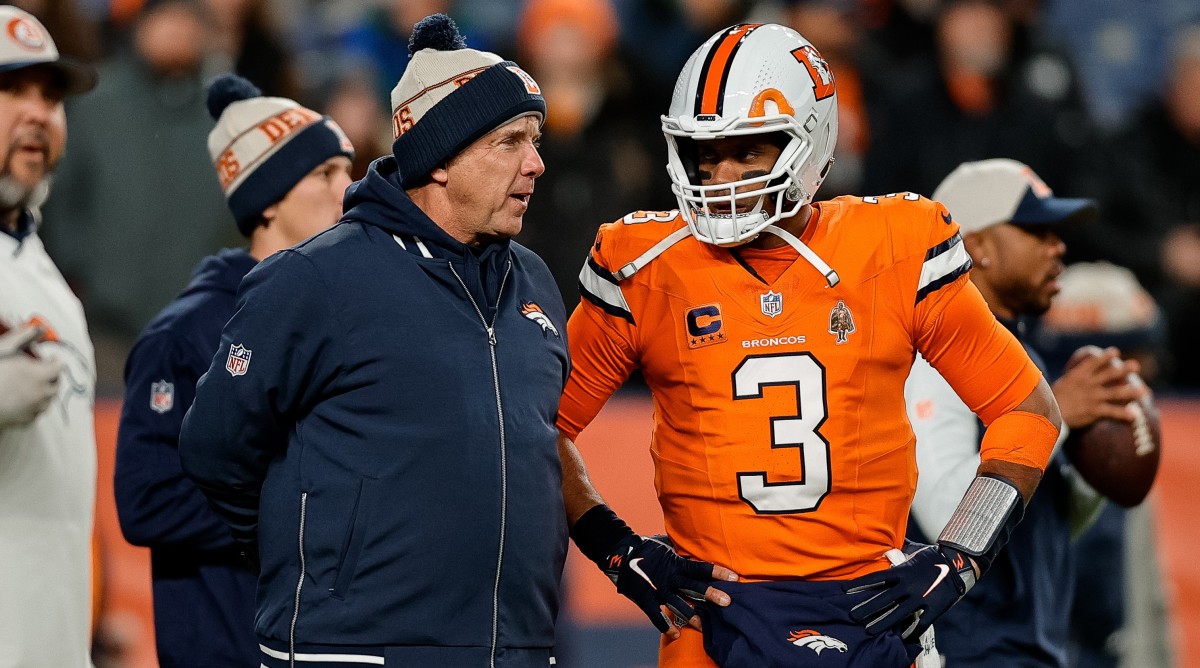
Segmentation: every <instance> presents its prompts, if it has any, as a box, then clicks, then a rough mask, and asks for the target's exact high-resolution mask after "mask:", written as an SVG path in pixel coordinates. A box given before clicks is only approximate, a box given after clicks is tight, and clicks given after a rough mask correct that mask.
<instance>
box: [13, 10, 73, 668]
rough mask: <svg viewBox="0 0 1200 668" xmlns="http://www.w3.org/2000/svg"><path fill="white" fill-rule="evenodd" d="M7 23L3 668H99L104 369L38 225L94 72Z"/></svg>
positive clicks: (43, 35) (29, 19) (38, 29)
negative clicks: (71, 98)
mask: <svg viewBox="0 0 1200 668" xmlns="http://www.w3.org/2000/svg"><path fill="white" fill-rule="evenodd" d="M0 25H2V26H3V28H4V29H3V30H0V146H3V153H2V154H0V325H3V327H0V334H2V336H0V393H2V394H3V398H2V399H0V564H3V569H0V666H5V667H9V666H12V667H23V666H64V667H66V668H79V667H82V666H90V665H91V660H90V659H89V656H88V653H89V648H90V645H91V624H90V621H91V615H92V607H91V599H92V596H91V594H92V587H91V584H90V583H91V578H90V575H91V568H92V560H91V540H92V515H93V511H94V507H95V496H96V438H95V432H94V418H93V415H92V406H93V402H94V399H95V396H94V395H95V387H96V363H95V358H94V354H93V350H92V342H91V338H90V337H89V336H88V330H87V323H86V322H85V321H84V316H83V309H82V307H81V305H80V303H79V300H78V299H76V298H75V295H74V294H73V293H72V292H71V290H70V288H69V287H67V283H66V281H64V280H63V277H62V274H60V273H59V271H58V268H57V267H56V266H55V264H54V262H53V261H52V260H51V259H50V257H49V256H47V254H46V250H45V248H44V247H43V246H42V240H41V238H40V237H39V226H40V224H41V214H40V207H41V205H42V204H43V203H44V202H45V201H46V197H47V195H48V194H49V191H50V180H51V176H52V174H53V173H54V169H55V167H56V166H57V165H58V164H59V160H60V159H61V158H62V155H63V147H64V145H65V143H66V135H67V121H66V114H65V113H64V111H63V99H64V98H65V97H66V96H68V95H76V94H79V93H84V92H87V91H89V90H91V89H92V88H93V87H95V85H96V72H95V70H94V69H93V68H92V67H91V66H90V65H84V64H82V63H78V62H75V61H72V60H68V59H65V58H61V57H59V54H58V49H57V48H55V45H54V40H53V38H51V36H50V35H49V34H48V33H47V32H46V29H45V28H44V27H43V26H42V24H41V23H40V22H39V21H38V20H37V19H36V18H34V17H33V16H32V15H31V14H28V13H26V12H24V11H22V10H20V9H17V8H16V7H12V6H8V5H3V6H0ZM58 222H61V223H62V224H63V225H66V226H68V227H69V226H70V225H71V224H72V222H74V221H69V220H63V221H58ZM4 330H7V333H5V332H4Z"/></svg>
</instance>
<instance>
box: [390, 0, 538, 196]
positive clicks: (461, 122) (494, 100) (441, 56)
mask: <svg viewBox="0 0 1200 668" xmlns="http://www.w3.org/2000/svg"><path fill="white" fill-rule="evenodd" d="M408 50H409V53H410V54H412V58H411V60H409V63H408V67H407V68H406V69H405V70H404V75H403V76H401V77H400V81H399V82H398V83H397V84H396V87H395V88H393V89H392V130H393V132H394V133H395V136H396V141H395V142H394V143H393V144H392V153H393V154H394V155H395V157H396V164H397V165H398V166H399V172H400V179H401V182H402V184H403V186H404V187H405V188H411V187H413V186H416V185H419V184H420V183H421V182H422V180H424V179H425V177H426V176H428V175H429V172H431V171H433V169H434V168H435V167H437V166H438V165H441V164H443V163H445V162H446V161H447V160H449V159H450V158H452V157H454V156H455V155H457V154H458V153H460V152H461V151H462V150H463V149H465V148H466V147H467V146H469V145H471V143H472V142H474V141H475V140H476V139H479V138H480V137H482V136H484V135H485V134H487V133H489V132H491V131H492V130H495V129H496V128H498V127H500V126H502V125H504V124H506V123H508V122H510V121H513V120H515V119H517V118H520V117H522V116H529V115H536V116H537V117H538V120H539V122H541V121H544V120H545V118H546V101H545V100H544V99H543V98H542V91H541V89H540V88H539V87H538V85H537V82H535V81H534V80H533V77H531V76H529V75H528V74H527V73H526V72H525V71H524V70H522V69H521V68H520V67H518V66H517V64H516V63H514V62H512V61H511V60H503V59H501V58H500V56H497V55H496V54H494V53H488V52H486V51H476V50H475V49H468V48H467V45H466V41H465V40H464V39H463V37H462V35H461V34H459V32H458V26H456V25H455V24H454V21H453V20H451V19H450V17H448V16H446V15H445V14H433V15H431V16H427V17H425V18H424V19H421V21H419V22H418V23H417V24H416V25H415V26H414V27H413V32H412V36H411V37H410V38H409V42H408Z"/></svg>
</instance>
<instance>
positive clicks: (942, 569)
mask: <svg viewBox="0 0 1200 668" xmlns="http://www.w3.org/2000/svg"><path fill="white" fill-rule="evenodd" d="M630 565H632V564H630ZM934 567H936V568H937V569H938V576H937V577H936V578H934V580H933V584H931V585H929V589H926V590H925V593H924V594H921V598H925V597H926V596H929V592H931V591H933V590H934V588H935V587H937V586H938V585H940V584H942V580H945V579H946V576H947V575H950V567H949V566H947V565H946V564H934ZM642 577H646V576H644V575H643V576H642Z"/></svg>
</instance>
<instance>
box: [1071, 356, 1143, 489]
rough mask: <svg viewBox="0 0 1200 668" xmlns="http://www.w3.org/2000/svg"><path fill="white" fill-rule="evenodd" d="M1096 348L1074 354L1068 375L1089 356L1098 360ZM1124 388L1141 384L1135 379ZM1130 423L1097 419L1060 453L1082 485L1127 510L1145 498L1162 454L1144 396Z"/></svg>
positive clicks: (1135, 406) (1135, 404)
mask: <svg viewBox="0 0 1200 668" xmlns="http://www.w3.org/2000/svg"><path fill="white" fill-rule="evenodd" d="M1100 353H1101V350H1100V349H1099V348H1097V347H1095V346H1084V347H1083V348H1080V349H1079V350H1077V351H1075V354H1074V355H1072V356H1071V359H1070V361H1068V362H1067V366H1066V368H1067V369H1068V370H1069V369H1071V368H1072V367H1073V366H1075V365H1076V364H1078V363H1080V362H1082V361H1083V360H1084V359H1086V358H1087V357H1088V356H1092V355H1098V354H1100ZM1128 379H1129V382H1131V383H1139V384H1140V383H1141V382H1142V380H1141V378H1139V377H1138V376H1137V375H1136V374H1129V375H1128ZM1131 406H1132V408H1133V410H1134V414H1135V417H1134V420H1133V422H1132V423H1128V422H1122V421H1120V420H1114V419H1111V418H1101V419H1100V420H1097V421H1096V422H1095V423H1093V424H1092V425H1090V426H1088V427H1084V428H1082V429H1077V430H1074V431H1072V432H1071V433H1070V434H1069V435H1068V436H1067V441H1066V443H1064V444H1063V448H1064V449H1065V451H1066V455H1067V458H1068V459H1070V460H1071V464H1072V465H1073V466H1074V467H1075V469H1076V470H1077V471H1079V474H1080V475H1081V476H1083V479H1084V480H1086V481H1087V482H1088V484H1089V485H1091V486H1092V487H1093V488H1095V489H1096V491H1098V492H1100V493H1101V494H1103V495H1104V496H1105V497H1107V498H1108V499H1109V500H1110V501H1112V502H1113V503H1115V504H1117V505H1119V506H1122V507H1125V508H1132V507H1133V506H1136V505H1138V504H1140V503H1141V502H1142V500H1143V499H1145V498H1146V494H1148V493H1149V492H1150V487H1151V486H1152V485H1153V484H1154V477H1155V475H1156V474H1157V473H1158V460H1159V454H1160V452H1161V449H1162V427H1161V425H1160V423H1159V417H1158V409H1157V408H1155V406H1154V399H1153V397H1152V396H1151V395H1150V394H1149V393H1147V394H1146V395H1145V396H1143V397H1142V398H1141V399H1139V400H1138V401H1136V402H1133V403H1132V404H1131Z"/></svg>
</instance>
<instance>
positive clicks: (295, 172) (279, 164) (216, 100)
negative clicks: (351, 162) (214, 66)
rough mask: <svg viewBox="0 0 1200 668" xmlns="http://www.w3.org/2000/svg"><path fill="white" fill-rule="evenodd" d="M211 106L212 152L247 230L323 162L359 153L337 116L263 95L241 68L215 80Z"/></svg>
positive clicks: (227, 195)
mask: <svg viewBox="0 0 1200 668" xmlns="http://www.w3.org/2000/svg"><path fill="white" fill-rule="evenodd" d="M208 112H209V113H210V114H212V117H213V118H214V119H216V121H217V125H216V127H214V128H213V130H212V132H210V133H209V134H208V153H209V155H210V156H211V157H212V160H213V165H214V166H215V167H216V169H217V178H218V179H219V180H220V182H221V189H222V190H223V191H224V192H225V198H226V200H227V202H228V204H229V210H230V211H231V212H232V213H233V217H234V220H236V221H237V225H238V229H239V230H241V232H242V234H244V235H246V236H250V233H251V232H253V231H254V228H255V227H256V226H257V224H258V222H259V220H260V216H261V215H262V212H263V211H264V210H266V209H267V208H268V207H270V206H271V205H272V204H275V203H276V202H278V201H279V200H281V199H283V198H284V197H285V196H287V194H288V192H289V191H290V190H291V189H292V188H293V187H294V186H295V185H296V184H297V183H298V182H299V181H300V179H303V178H304V177H305V176H306V175H307V174H308V173H309V172H311V171H312V170H313V169H316V168H317V166H318V165H320V164H321V163H323V162H325V161H326V160H328V159H330V158H332V157H334V156H338V155H344V156H346V157H348V158H350V159H353V158H354V147H353V146H352V145H351V144H350V140H349V139H348V138H347V137H346V133H344V132H342V129H341V128H340V127H338V125H337V123H334V122H333V119H331V118H329V117H328V116H322V115H321V114H318V113H317V112H315V111H313V110H311V109H306V108H304V107H302V106H300V105H299V104H298V103H296V102H295V101H293V100H289V99H287V98H283V97H263V94H262V91H260V90H259V89H258V87H257V86H255V85H254V84H252V83H250V82H249V81H247V80H246V79H243V78H242V77H239V76H237V75H235V74H224V75H221V76H220V77H218V78H217V79H216V80H214V81H213V82H212V84H211V85H209V87H208Z"/></svg>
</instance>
